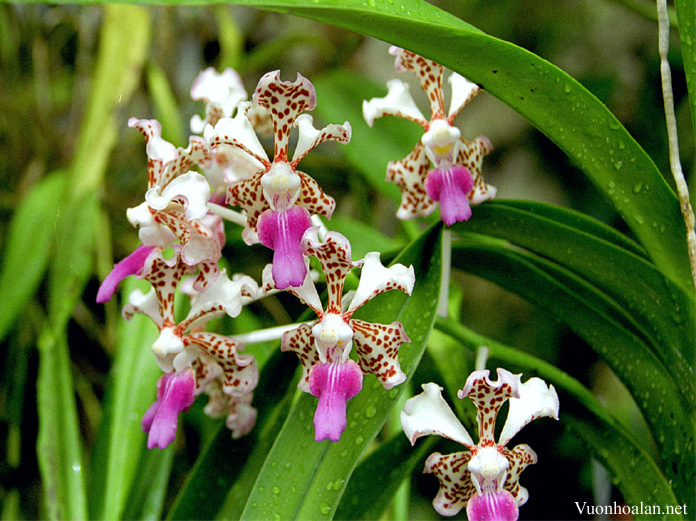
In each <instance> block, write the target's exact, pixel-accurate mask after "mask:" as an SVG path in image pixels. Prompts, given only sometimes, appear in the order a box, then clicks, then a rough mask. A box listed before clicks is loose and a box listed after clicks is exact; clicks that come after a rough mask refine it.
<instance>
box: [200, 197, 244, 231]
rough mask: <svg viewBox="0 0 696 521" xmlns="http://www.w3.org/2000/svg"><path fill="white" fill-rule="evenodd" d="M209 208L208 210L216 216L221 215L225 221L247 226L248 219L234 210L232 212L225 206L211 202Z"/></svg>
mask: <svg viewBox="0 0 696 521" xmlns="http://www.w3.org/2000/svg"><path fill="white" fill-rule="evenodd" d="M207 206H208V210H210V211H211V212H213V213H214V214H215V215H219V216H220V217H222V218H223V219H226V220H228V221H230V222H233V223H235V224H238V225H239V226H246V225H247V219H246V217H245V216H244V215H242V214H241V213H239V212H235V211H234V210H230V209H229V208H225V207H224V206H220V205H219V204H215V203H211V202H208V205H207Z"/></svg>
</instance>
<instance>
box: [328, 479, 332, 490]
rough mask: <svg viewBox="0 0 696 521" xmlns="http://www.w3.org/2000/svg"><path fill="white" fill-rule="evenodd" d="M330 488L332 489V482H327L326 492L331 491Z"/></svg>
mask: <svg viewBox="0 0 696 521" xmlns="http://www.w3.org/2000/svg"><path fill="white" fill-rule="evenodd" d="M332 488H333V481H329V482H328V483H327V484H326V490H331V489H332Z"/></svg>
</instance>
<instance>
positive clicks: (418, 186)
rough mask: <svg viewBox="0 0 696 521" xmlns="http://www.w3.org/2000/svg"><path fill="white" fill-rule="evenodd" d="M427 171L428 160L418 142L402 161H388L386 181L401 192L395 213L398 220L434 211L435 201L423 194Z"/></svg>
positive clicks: (413, 217) (425, 214) (428, 168)
mask: <svg viewBox="0 0 696 521" xmlns="http://www.w3.org/2000/svg"><path fill="white" fill-rule="evenodd" d="M429 170H430V160H429V159H428V156H427V155H426V154H425V147H424V146H423V145H422V144H421V143H420V142H419V143H418V144H417V145H416V147H415V148H414V149H413V151H411V153H410V154H409V155H408V156H406V157H405V158H404V159H401V160H400V161H390V162H389V164H388V165H387V181H390V182H392V183H394V184H396V186H397V187H398V188H399V190H401V205H400V206H399V210H398V211H397V212H396V216H397V217H398V218H399V219H404V220H410V219H415V218H416V217H425V216H427V215H430V214H431V213H432V211H433V210H434V209H435V205H436V203H435V201H433V200H432V199H431V198H430V197H428V194H427V193H426V192H425V178H426V177H427V175H428V171H429Z"/></svg>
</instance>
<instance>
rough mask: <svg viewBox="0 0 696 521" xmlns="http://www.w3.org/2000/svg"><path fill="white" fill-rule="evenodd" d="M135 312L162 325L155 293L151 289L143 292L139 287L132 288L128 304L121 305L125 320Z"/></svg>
mask: <svg viewBox="0 0 696 521" xmlns="http://www.w3.org/2000/svg"><path fill="white" fill-rule="evenodd" d="M136 313H142V314H143V315H145V316H147V317H149V318H150V319H151V320H152V321H153V322H154V323H155V324H156V325H157V327H162V315H161V314H160V309H159V300H158V299H157V293H156V292H155V290H154V289H151V290H150V291H148V292H147V293H145V294H143V292H142V291H141V290H140V289H136V290H133V292H132V293H131V294H130V295H129V296H128V304H126V305H125V306H123V311H122V313H121V314H122V315H123V318H125V319H126V320H130V319H131V318H133V315H135V314H136Z"/></svg>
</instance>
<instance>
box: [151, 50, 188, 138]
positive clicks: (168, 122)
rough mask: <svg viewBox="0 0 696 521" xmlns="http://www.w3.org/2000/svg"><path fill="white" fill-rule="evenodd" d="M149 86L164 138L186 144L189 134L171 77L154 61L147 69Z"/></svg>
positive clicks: (156, 117) (156, 116)
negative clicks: (182, 121)
mask: <svg viewBox="0 0 696 521" xmlns="http://www.w3.org/2000/svg"><path fill="white" fill-rule="evenodd" d="M145 71H146V73H147V74H146V76H147V88H148V91H149V92H150V96H151V97H152V101H153V102H154V105H155V107H154V110H155V119H157V121H159V122H160V123H161V124H162V138H164V139H166V140H167V141H169V142H170V143H173V144H175V145H176V146H186V145H187V144H188V143H187V138H185V137H184V136H186V135H187V134H185V133H184V132H185V130H184V126H183V125H182V124H181V113H180V111H179V107H178V105H177V100H176V97H175V96H174V93H173V92H172V87H171V85H170V84H169V79H168V78H167V75H166V74H165V73H164V71H163V70H162V68H161V67H160V66H159V65H157V64H156V63H154V62H150V63H148V64H147V68H146V69H145Z"/></svg>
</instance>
